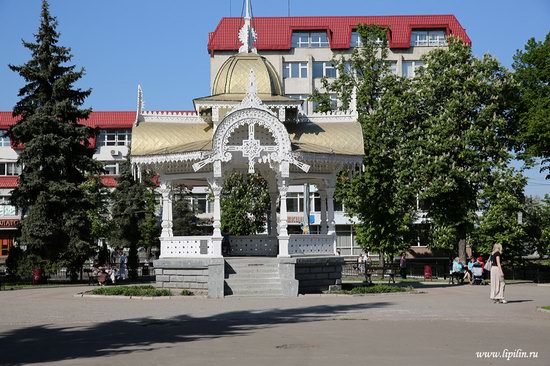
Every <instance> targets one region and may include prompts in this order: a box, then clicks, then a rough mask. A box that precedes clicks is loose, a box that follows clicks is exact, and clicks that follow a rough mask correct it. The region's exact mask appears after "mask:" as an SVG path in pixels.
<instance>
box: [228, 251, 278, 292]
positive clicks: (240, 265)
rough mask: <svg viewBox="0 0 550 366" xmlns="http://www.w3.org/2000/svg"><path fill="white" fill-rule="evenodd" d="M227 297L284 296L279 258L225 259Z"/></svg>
mask: <svg viewBox="0 0 550 366" xmlns="http://www.w3.org/2000/svg"><path fill="white" fill-rule="evenodd" d="M224 292H225V296H228V295H233V296H262V297H263V296H283V292H282V287H281V279H280V277H279V263H278V261H277V258H265V257H253V258H251V257H240V258H239V257H234V258H226V259H225V282H224Z"/></svg>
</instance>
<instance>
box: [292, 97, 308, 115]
mask: <svg viewBox="0 0 550 366" xmlns="http://www.w3.org/2000/svg"><path fill="white" fill-rule="evenodd" d="M287 97H289V98H292V99H297V100H303V101H304V102H303V103H302V112H303V113H304V114H307V113H308V99H309V94H288V95H287ZM287 113H288V112H287Z"/></svg>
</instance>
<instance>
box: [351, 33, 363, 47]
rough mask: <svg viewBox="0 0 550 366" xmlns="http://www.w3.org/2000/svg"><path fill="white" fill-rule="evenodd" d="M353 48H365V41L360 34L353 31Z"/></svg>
mask: <svg viewBox="0 0 550 366" xmlns="http://www.w3.org/2000/svg"><path fill="white" fill-rule="evenodd" d="M350 46H351V47H363V41H362V40H361V36H359V32H357V31H353V32H351V42H350Z"/></svg>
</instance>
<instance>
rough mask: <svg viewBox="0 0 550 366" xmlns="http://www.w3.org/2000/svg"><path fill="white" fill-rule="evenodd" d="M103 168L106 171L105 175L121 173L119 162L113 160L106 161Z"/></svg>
mask: <svg viewBox="0 0 550 366" xmlns="http://www.w3.org/2000/svg"><path fill="white" fill-rule="evenodd" d="M103 169H104V170H105V172H104V173H103V174H104V175H119V174H120V165H119V163H113V162H104V163H103Z"/></svg>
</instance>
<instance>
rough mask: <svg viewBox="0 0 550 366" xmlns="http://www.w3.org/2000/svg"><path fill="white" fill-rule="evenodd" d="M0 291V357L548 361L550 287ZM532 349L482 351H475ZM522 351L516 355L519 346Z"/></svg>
mask: <svg viewBox="0 0 550 366" xmlns="http://www.w3.org/2000/svg"><path fill="white" fill-rule="evenodd" d="M88 289H89V287H63V288H43V289H29V290H17V291H2V292H0V309H2V311H1V312H0V364H1V365H26V364H56V365H57V364H59V365H107V364H109V365H186V366H187V365H232V366H237V365H239V366H240V365H262V366H266V365H301V366H306V365H331V366H333V365H342V366H344V365H346V366H347V365H444V366H450V365H549V364H550V349H549V345H550V343H549V340H550V313H543V312H539V311H537V306H542V305H550V287H545V286H537V285H534V284H513V285H509V286H508V287H507V289H506V290H507V298H508V300H509V304H506V305H501V304H492V303H491V302H490V301H489V299H488V292H489V287H488V286H456V287H448V286H446V285H432V286H426V287H425V288H422V289H421V291H422V292H423V293H420V294H387V295H367V296H335V295H309V296H301V297H298V298H244V297H241V298H237V297H228V298H225V299H222V300H214V299H206V298H202V297H201V298H199V297H196V298H184V297H181V298H180V297H178V298H172V299H155V300H135V299H134V300H129V299H117V298H87V297H84V298H83V297H75V296H74V294H76V293H77V292H80V291H83V290H88ZM505 349H507V350H509V351H510V352H513V351H516V350H518V349H521V350H522V351H525V352H527V353H529V352H538V357H537V358H529V359H526V358H514V357H510V360H507V359H506V358H490V359H479V358H477V356H476V352H502V351H503V350H505ZM516 354H519V353H516Z"/></svg>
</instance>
